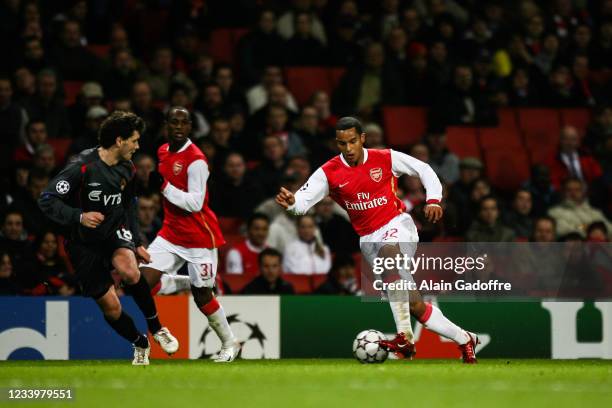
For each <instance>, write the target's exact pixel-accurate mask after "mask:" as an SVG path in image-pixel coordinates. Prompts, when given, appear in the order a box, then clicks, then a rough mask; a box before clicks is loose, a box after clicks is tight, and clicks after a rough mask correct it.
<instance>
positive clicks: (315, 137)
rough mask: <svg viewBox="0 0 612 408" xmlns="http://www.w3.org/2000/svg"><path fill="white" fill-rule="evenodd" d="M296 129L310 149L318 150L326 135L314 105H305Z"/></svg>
mask: <svg viewBox="0 0 612 408" xmlns="http://www.w3.org/2000/svg"><path fill="white" fill-rule="evenodd" d="M295 131H296V133H297V134H298V136H299V137H300V139H301V140H302V141H303V142H304V145H305V147H306V148H307V149H308V150H309V151H311V152H312V151H314V150H316V149H317V148H318V147H319V145H320V144H321V143H322V141H323V140H324V139H325V137H326V135H325V134H324V133H323V132H322V131H321V126H320V123H319V115H318V113H317V109H316V108H315V107H314V106H309V105H307V106H304V107H303V108H302V112H301V113H300V117H299V119H298V120H297V123H296V124H295Z"/></svg>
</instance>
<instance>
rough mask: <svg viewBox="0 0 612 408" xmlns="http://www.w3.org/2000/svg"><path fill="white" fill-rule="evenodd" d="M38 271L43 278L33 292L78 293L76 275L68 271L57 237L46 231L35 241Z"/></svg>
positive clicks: (53, 293) (61, 294)
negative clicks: (60, 252) (59, 249)
mask: <svg viewBox="0 0 612 408" xmlns="http://www.w3.org/2000/svg"><path fill="white" fill-rule="evenodd" d="M34 249H35V250H36V261H37V270H38V271H37V272H38V277H39V279H40V280H41V281H40V282H39V283H38V285H37V286H36V287H35V288H34V289H32V291H31V293H32V294H45V295H60V296H71V295H74V294H75V293H76V288H77V281H76V277H75V276H74V275H73V274H71V273H70V272H69V271H68V267H67V266H66V262H65V260H64V259H63V258H62V257H61V256H60V255H59V253H58V244H57V237H56V236H55V234H54V233H53V232H51V231H45V232H43V233H41V234H40V235H39V236H38V239H37V240H36V242H35V243H34Z"/></svg>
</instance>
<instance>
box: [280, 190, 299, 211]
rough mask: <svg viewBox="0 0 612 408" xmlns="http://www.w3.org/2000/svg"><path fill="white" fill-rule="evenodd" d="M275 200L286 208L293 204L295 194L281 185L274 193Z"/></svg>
mask: <svg viewBox="0 0 612 408" xmlns="http://www.w3.org/2000/svg"><path fill="white" fill-rule="evenodd" d="M276 202H277V203H278V204H279V205H280V206H282V207H283V208H285V209H287V208H289V207H290V206H292V205H293V204H295V196H294V195H293V193H292V192H291V191H289V190H287V189H286V188H285V187H281V189H280V192H279V193H278V194H277V195H276Z"/></svg>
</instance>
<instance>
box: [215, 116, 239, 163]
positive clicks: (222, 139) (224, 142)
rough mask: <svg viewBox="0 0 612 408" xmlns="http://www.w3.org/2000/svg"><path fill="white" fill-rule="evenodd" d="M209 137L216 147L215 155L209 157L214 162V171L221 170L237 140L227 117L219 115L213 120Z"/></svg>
mask: <svg viewBox="0 0 612 408" xmlns="http://www.w3.org/2000/svg"><path fill="white" fill-rule="evenodd" d="M208 139H209V140H210V141H211V143H212V145H213V146H214V149H215V155H214V157H211V158H210V159H209V163H211V164H212V169H213V171H215V172H221V171H223V167H224V166H225V160H226V159H227V156H228V155H229V154H230V153H231V152H232V150H233V148H234V144H235V142H236V141H235V140H233V137H232V127H231V126H230V122H229V119H228V118H227V117H225V116H217V117H215V118H214V119H213V120H212V121H211V124H210V133H209V134H208Z"/></svg>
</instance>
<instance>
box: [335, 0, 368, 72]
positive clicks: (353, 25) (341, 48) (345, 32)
mask: <svg viewBox="0 0 612 408" xmlns="http://www.w3.org/2000/svg"><path fill="white" fill-rule="evenodd" d="M345 3H348V2H345ZM332 27H333V28H334V29H335V31H334V32H333V33H331V38H330V42H329V52H328V54H329V65H332V66H351V65H353V64H355V63H357V62H358V61H359V58H360V56H361V53H362V51H361V48H360V47H359V44H358V43H357V34H358V30H359V21H358V17H357V16H351V15H342V14H341V15H340V16H338V19H337V23H336V24H334V25H333V26H332Z"/></svg>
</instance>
